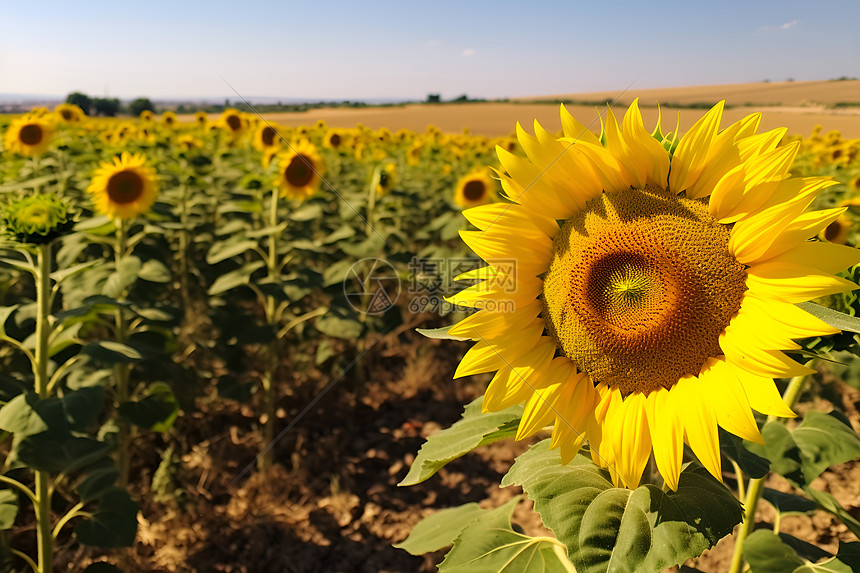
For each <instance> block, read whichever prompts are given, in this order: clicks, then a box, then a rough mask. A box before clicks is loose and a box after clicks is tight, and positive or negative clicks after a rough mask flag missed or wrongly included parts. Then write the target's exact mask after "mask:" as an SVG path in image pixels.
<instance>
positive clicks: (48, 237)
mask: <svg viewBox="0 0 860 573" xmlns="http://www.w3.org/2000/svg"><path fill="white" fill-rule="evenodd" d="M72 215H73V213H72V212H71V209H70V208H69V207H68V205H66V204H65V203H63V202H62V201H60V200H59V199H58V198H57V197H55V196H54V195H34V196H32V197H26V198H24V199H19V200H17V201H13V202H11V203H9V204H7V205H6V206H5V207H4V208H3V212H2V224H3V229H4V231H5V232H6V233H7V234H8V235H11V236H13V237H14V238H15V239H16V240H17V241H19V242H21V243H29V244H34V245H41V244H45V243H50V242H51V241H53V240H54V239H55V238H57V237H59V236H60V235H62V234H64V233H66V232H67V231H69V230H70V229H71V228H72V226H73V225H74V221H73V217H72Z"/></svg>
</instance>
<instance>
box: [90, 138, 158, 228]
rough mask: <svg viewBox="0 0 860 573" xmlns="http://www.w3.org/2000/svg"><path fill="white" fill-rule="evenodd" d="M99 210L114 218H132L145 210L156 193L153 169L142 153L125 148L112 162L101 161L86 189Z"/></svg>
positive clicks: (153, 199) (151, 202)
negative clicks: (133, 152) (147, 163)
mask: <svg viewBox="0 0 860 573" xmlns="http://www.w3.org/2000/svg"><path fill="white" fill-rule="evenodd" d="M87 191H88V192H89V193H90V195H92V198H93V203H94V204H95V207H96V210H97V211H98V212H99V213H102V214H104V215H107V216H108V217H111V218H113V219H131V218H134V217H136V216H138V215H140V214H142V213H146V212H147V211H148V210H149V208H150V207H152V204H153V203H154V202H155V197H156V196H157V195H158V191H157V187H156V182H155V170H153V169H152V168H151V167H148V166H147V165H146V158H145V157H144V156H143V155H141V154H136V155H132V154H130V153H128V152H127V151H124V152H123V153H122V156H121V157H114V158H113V162H112V163H109V162H102V164H101V165H100V166H99V168H98V169H96V172H95V174H94V175H93V180H92V183H90V186H89V187H88V188H87Z"/></svg>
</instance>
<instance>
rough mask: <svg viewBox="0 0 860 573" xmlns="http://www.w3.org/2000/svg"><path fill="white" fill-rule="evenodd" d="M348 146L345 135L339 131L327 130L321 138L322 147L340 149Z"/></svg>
mask: <svg viewBox="0 0 860 573" xmlns="http://www.w3.org/2000/svg"><path fill="white" fill-rule="evenodd" d="M346 145H348V141H347V136H346V133H345V132H344V131H343V130H340V129H329V130H328V131H327V132H326V134H325V136H324V137H323V147H327V148H328V149H341V148H343V147H345V146H346Z"/></svg>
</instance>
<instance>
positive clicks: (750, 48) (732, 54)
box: [0, 0, 860, 99]
mask: <svg viewBox="0 0 860 573" xmlns="http://www.w3.org/2000/svg"><path fill="white" fill-rule="evenodd" d="M610 7H611V8H610ZM858 22H860V2H858V1H856V0H841V1H836V0H818V1H815V0H804V1H791V0H789V1H763V0H745V1H734V0H729V1H721V2H696V1H693V0H689V1H686V2H681V1H663V2H646V1H633V0H616V1H615V2H613V3H611V4H610V3H604V2H598V1H597V0H588V1H585V2H580V1H576V0H567V1H564V2H532V3H529V5H526V3H524V2H522V3H521V2H509V1H493V2H485V1H475V2H468V1H460V2H454V1H447V0H442V1H439V0H436V1H430V2H427V1H423V2H414V1H400V2H395V1H390V2H381V1H364V2H342V3H335V2H326V1H324V0H323V1H318V2H310V1H307V0H305V1H303V2H287V1H280V2H275V1H264V0H244V1H237V0H231V1H230V2H226V1H222V0H214V1H212V2H207V3H203V2H178V1H176V0H174V1H165V0H146V1H142V2H104V1H102V2H95V1H90V0H76V1H74V2H68V1H65V2H55V1H40V2H33V3H30V2H12V1H11V0H10V1H9V2H5V3H4V6H3V8H2V10H0V30H2V33H0V93H33V94H45V95H65V94H66V93H68V92H70V91H76V90H77V91H83V92H86V93H89V94H91V95H105V94H107V95H110V96H115V97H120V98H132V97H137V96H149V97H153V98H170V97H189V98H191V97H225V96H234V94H233V91H232V90H231V88H230V87H228V85H227V83H229V84H230V85H232V87H233V88H235V90H236V91H238V92H239V93H241V94H242V95H243V96H246V97H255V96H272V97H284V98H293V97H297V98H326V99H328V98H333V99H362V98H365V99H367V98H404V99H423V98H424V97H425V96H426V94H427V93H430V92H439V93H441V94H442V95H443V97H446V98H450V97H456V96H458V95H460V94H463V93H466V94H468V95H470V96H472V97H488V98H496V97H516V96H529V95H543V94H554V93H576V92H588V91H598V90H615V89H619V90H620V89H623V88H625V87H627V86H628V85H630V86H631V88H632V89H635V88H649V87H665V86H680V85H704V84H716V83H741V82H748V81H760V80H764V79H770V80H773V81H781V80H785V79H787V78H794V79H795V80H818V79H830V78H835V77H839V76H843V75H848V76H860V28H858ZM234 99H235V98H234Z"/></svg>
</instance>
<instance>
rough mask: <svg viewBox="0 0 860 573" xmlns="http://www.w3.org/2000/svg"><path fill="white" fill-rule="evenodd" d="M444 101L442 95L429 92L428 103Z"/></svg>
mask: <svg viewBox="0 0 860 573" xmlns="http://www.w3.org/2000/svg"><path fill="white" fill-rule="evenodd" d="M440 101H442V96H440V95H439V94H427V103H439V102H440Z"/></svg>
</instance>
